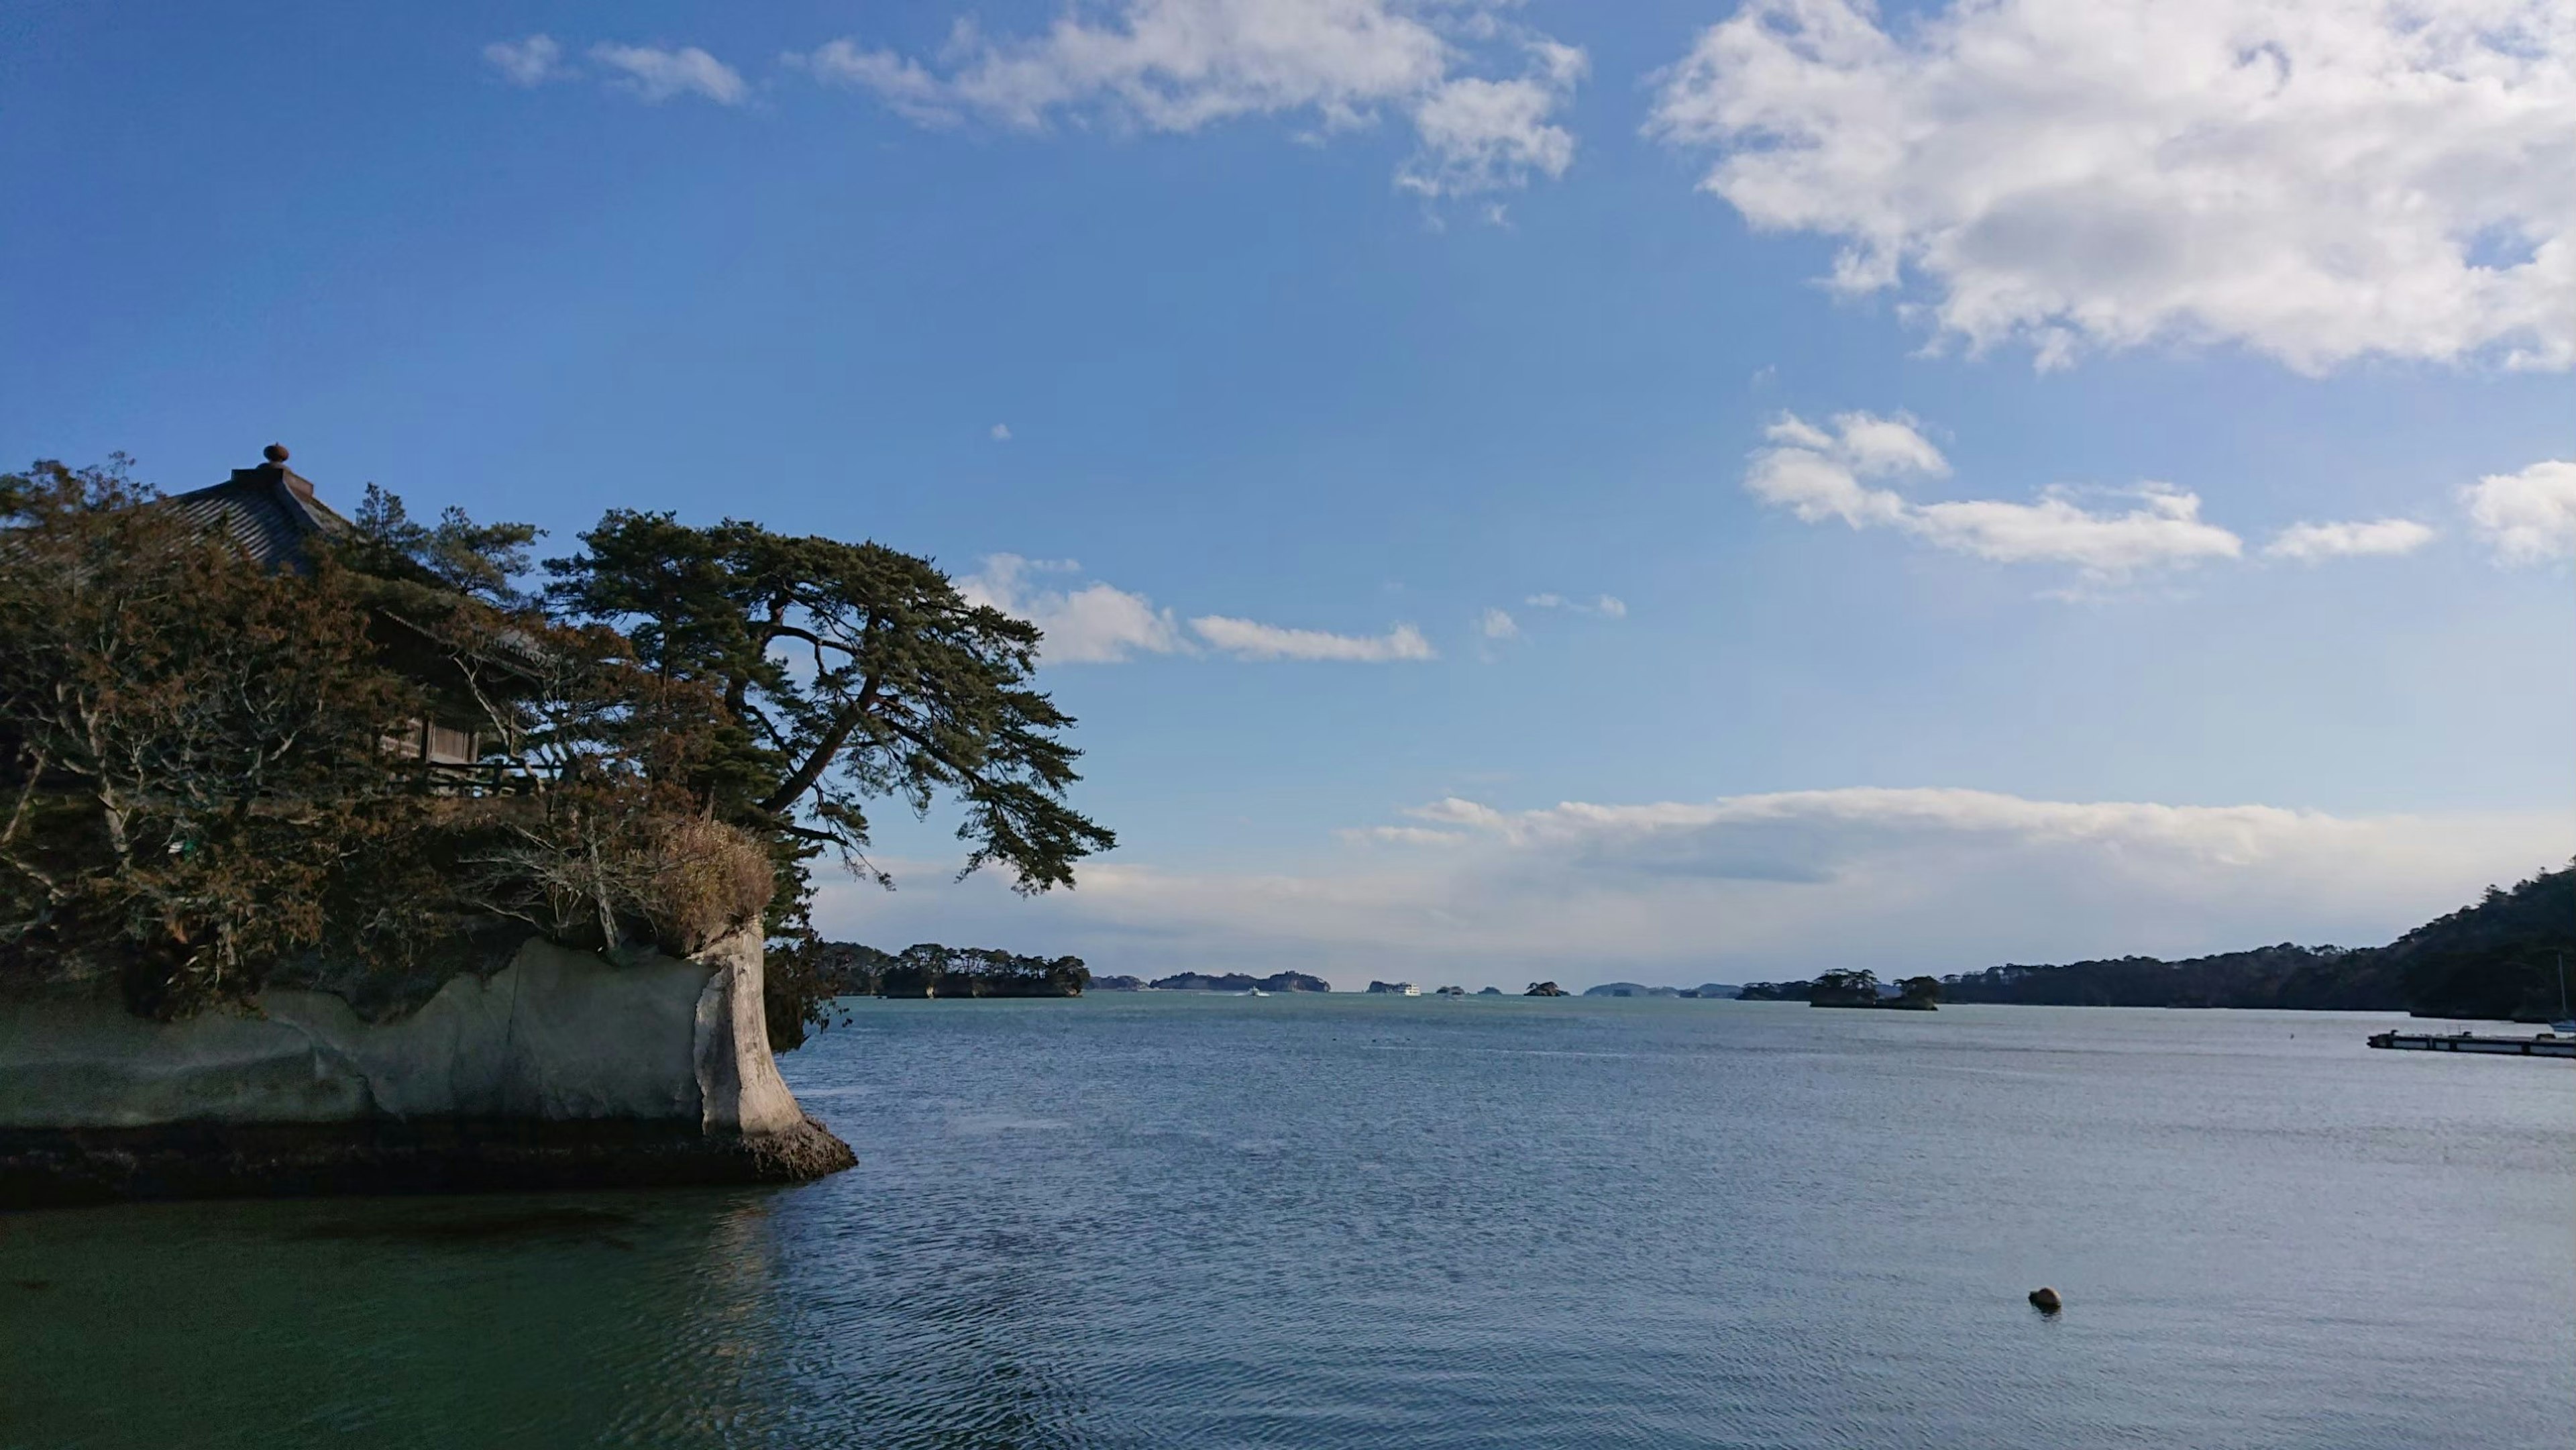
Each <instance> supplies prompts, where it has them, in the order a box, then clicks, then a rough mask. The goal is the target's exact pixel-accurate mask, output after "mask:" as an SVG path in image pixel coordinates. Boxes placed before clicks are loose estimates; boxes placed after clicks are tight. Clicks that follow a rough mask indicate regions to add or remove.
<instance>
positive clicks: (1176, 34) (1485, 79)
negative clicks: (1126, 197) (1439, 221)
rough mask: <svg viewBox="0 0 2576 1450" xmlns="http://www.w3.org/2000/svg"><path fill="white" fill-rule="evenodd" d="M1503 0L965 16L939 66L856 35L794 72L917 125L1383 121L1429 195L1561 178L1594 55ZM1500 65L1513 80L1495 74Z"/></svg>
mask: <svg viewBox="0 0 2576 1450" xmlns="http://www.w3.org/2000/svg"><path fill="white" fill-rule="evenodd" d="M1508 8H1510V7H1509V5H1508V4H1507V3H1504V0H1118V3H1117V4H1115V5H1114V6H1101V7H1082V8H1069V9H1068V10H1067V12H1066V13H1065V14H1064V15H1062V16H1060V17H1059V18H1058V19H1057V20H1056V21H1055V23H1054V24H1053V25H1052V26H1050V27H1049V28H1048V29H1047V30H1046V31H1045V32H1044V33H1043V34H1039V35H1034V36H1025V37H999V38H996V37H988V36H986V35H984V34H983V33H982V32H981V31H980V30H979V29H977V28H976V26H975V25H974V24H973V22H971V21H967V20H960V21H959V22H958V23H957V25H956V28H955V30H954V33H953V34H952V35H951V37H950V40H949V43H948V45H947V47H946V51H945V54H944V57H943V64H942V66H941V67H940V68H939V69H937V70H934V69H932V68H931V67H929V66H925V65H924V64H923V63H922V62H921V61H919V60H917V59H914V58H911V57H907V56H904V55H900V54H898V53H896V52H894V51H892V50H887V49H883V48H868V47H863V46H862V45H860V44H859V43H858V42H856V41H854V40H850V39H840V40H834V41H829V42H827V43H825V44H823V45H821V46H819V47H817V48H815V49H814V50H813V51H811V52H809V53H807V54H805V55H802V56H790V57H788V59H789V61H790V62H791V63H793V64H796V65H798V66H801V67H802V68H803V69H805V70H806V71H807V72H809V73H810V74H812V75H814V76H815V77H816V78H818V79H820V80H823V81H826V82H830V83H834V84H839V85H845V86H849V87H852V88H854V89H858V90H863V91H866V92H869V93H870V94H872V95H874V96H875V97H876V98H877V99H878V100H879V101H880V102H882V103H883V104H884V105H885V106H886V107H887V108H888V109H890V110H892V111H894V112H895V113H896V114H897V115H899V116H902V117H904V118H905V119H907V120H909V121H912V122H913V123H915V124H917V125H922V126H929V127H945V126H954V125H957V124H960V123H961V122H963V121H965V120H967V119H968V118H970V117H973V118H980V119H982V120H985V121H987V122H990V123H993V124H996V125H1001V126H1006V127H1010V128H1013V129H1017V130H1023V131H1031V132H1036V131H1043V130H1046V129H1048V128H1049V127H1050V126H1051V125H1053V124H1055V123H1057V122H1059V121H1064V122H1069V123H1071V124H1074V125H1085V124H1092V123H1095V122H1107V123H1109V124H1112V125H1126V126H1136V127H1141V128H1143V129H1145V130H1149V131H1161V132H1170V133H1186V132H1192V131H1197V130H1199V129H1201V128H1203V127H1205V126H1209V125H1212V124H1216V123H1219V122H1223V121H1228V120H1233V119H1237V118H1240V117H1245V116H1272V115H1303V116H1306V117H1309V118H1311V120H1312V122H1313V125H1314V127H1315V131H1314V134H1316V135H1327V134H1331V133H1334V132H1340V131H1348V130H1354V129H1359V128H1363V127H1366V126H1369V125H1371V124H1373V123H1374V122H1375V121H1376V119H1377V117H1378V115H1379V113H1380V112H1381V111H1386V110H1395V111H1401V112H1403V113H1405V114H1406V115H1408V116H1409V117H1410V118H1411V120H1412V122H1413V129H1414V132H1415V135H1416V137H1417V139H1418V140H1419V142H1420V147H1419V150H1418V151H1417V152H1416V154H1415V155H1414V157H1413V158H1412V159H1411V160H1409V161H1407V162H1406V163H1405V164H1404V165H1403V167H1402V168H1401V169H1400V170H1399V171H1398V173H1397V178H1396V179H1397V184H1398V185H1400V186H1402V187H1404V188H1405V189H1407V190H1410V191H1414V192H1417V193H1420V194H1422V195H1425V196H1429V197H1455V196H1466V195H1474V194H1480V193H1490V192H1496V191H1502V190H1507V189H1511V188H1517V187H1521V186H1525V185H1527V184H1528V183H1529V181H1530V180H1531V179H1532V178H1533V177H1538V176H1545V177H1551V178H1553V177H1557V176H1562V175H1563V174H1564V173H1565V170H1566V168H1567V167H1568V166H1569V165H1571V164H1572V163H1573V159H1574V149H1575V142H1574V137H1573V134H1572V133H1571V132H1570V131H1568V130H1566V129H1565V127H1564V126H1562V125H1561V124H1558V122H1557V121H1556V119H1555V117H1556V116H1557V114H1558V113H1559V112H1560V111H1561V110H1562V109H1563V107H1564V106H1565V105H1566V104H1567V102H1568V101H1569V100H1570V99H1571V97H1572V95H1573V93H1574V89H1575V87H1576V86H1577V85H1578V84H1579V83H1580V82H1581V81H1582V79H1583V76H1584V74H1585V71H1586V69H1587V66H1588V61H1587V59H1586V57H1585V55H1584V53H1583V52H1582V51H1581V50H1579V49H1577V48H1576V47H1573V46H1569V45H1564V44H1560V43H1558V42H1556V41H1554V40H1551V39H1548V38H1547V37H1545V36H1541V35H1536V34H1533V33H1530V32H1527V31H1526V30H1524V29H1522V28H1520V27H1518V26H1515V25H1512V24H1510V23H1507V22H1505V21H1504V20H1503V19H1502V18H1501V12H1503V11H1504V10H1507V9H1508ZM1495 70H1505V71H1508V73H1506V74H1499V75H1498V74H1489V73H1485V72H1491V71H1495Z"/></svg>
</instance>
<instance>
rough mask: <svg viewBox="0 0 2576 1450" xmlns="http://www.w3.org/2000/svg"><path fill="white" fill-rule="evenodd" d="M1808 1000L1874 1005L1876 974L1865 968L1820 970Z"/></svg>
mask: <svg viewBox="0 0 2576 1450" xmlns="http://www.w3.org/2000/svg"><path fill="white" fill-rule="evenodd" d="M1807 1000H1808V1001H1810V1002H1813V1003H1818V1004H1820V1005H1823V1006H1829V1007H1834V1006H1875V1005H1877V1002H1878V974H1877V973H1876V972H1872V971H1869V970H1866V969H1860V970H1852V971H1838V972H1820V973H1818V974H1817V976H1816V982H1815V989H1814V991H1813V992H1811V993H1810V994H1809V995H1808V998H1807Z"/></svg>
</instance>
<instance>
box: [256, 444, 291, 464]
mask: <svg viewBox="0 0 2576 1450" xmlns="http://www.w3.org/2000/svg"><path fill="white" fill-rule="evenodd" d="M259 456H260V457H262V458H265V459H267V460H268V461H269V462H271V463H284V462H285V461H286V445H285V444H283V443H271V444H270V445H268V446H267V447H266V448H263V449H261V450H259Z"/></svg>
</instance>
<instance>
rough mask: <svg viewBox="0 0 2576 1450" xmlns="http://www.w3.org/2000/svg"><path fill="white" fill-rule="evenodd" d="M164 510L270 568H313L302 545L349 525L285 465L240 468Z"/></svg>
mask: <svg viewBox="0 0 2576 1450" xmlns="http://www.w3.org/2000/svg"><path fill="white" fill-rule="evenodd" d="M163 506H164V507H167V508H171V509H175V510H177V511H178V514H179V516H180V517H181V518H183V519H186V520H187V521H189V522H190V523H193V524H196V525H199V526H200V527H204V528H212V529H217V530H220V531H221V532H223V533H224V534H226V535H228V536H230V537H231V538H232V540H233V541H234V542H235V543H238V544H240V545H241V546H242V551H243V552H244V553H247V554H249V555H250V556H251V558H253V559H255V560H257V561H258V562H260V563H262V564H265V565H268V566H269V567H271V568H287V569H296V570H302V569H304V568H307V567H309V565H308V561H307V558H306V555H305V552H304V541H305V540H306V539H308V538H311V537H312V536H313V535H315V534H337V533H342V532H345V531H346V530H347V529H348V528H349V527H350V525H349V521H348V520H347V519H344V518H342V517H340V515H338V514H337V513H334V512H332V510H331V508H330V506H329V505H327V504H325V503H323V502H322V501H321V500H320V499H317V498H315V497H314V496H313V485H312V484H311V483H310V482H308V481H306V480H305V479H303V478H302V477H300V476H298V475H297V474H296V473H295V472H294V471H293V470H292V469H289V468H287V467H286V466H285V465H284V464H281V463H264V464H262V465H260V466H259V467H257V468H236V469H234V470H233V476H232V477H231V479H229V480H227V481H226V482H223V483H219V484H216V485H214V486H213V487H212V488H200V489H196V490H193V491H191V492H188V493H182V494H173V495H171V497H170V498H169V499H168V500H166V501H165V503H164V505H163Z"/></svg>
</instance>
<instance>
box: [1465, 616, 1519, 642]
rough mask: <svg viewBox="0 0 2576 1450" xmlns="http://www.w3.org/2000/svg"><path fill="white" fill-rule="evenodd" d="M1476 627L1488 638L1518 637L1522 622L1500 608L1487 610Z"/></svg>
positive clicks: (1477, 621)
mask: <svg viewBox="0 0 2576 1450" xmlns="http://www.w3.org/2000/svg"><path fill="white" fill-rule="evenodd" d="M1476 629H1477V632H1478V633H1480V634H1482V635H1484V636H1485V638H1487V639H1518V638H1520V636H1521V626H1520V622H1519V621H1518V620H1515V619H1513V618H1512V617H1511V615H1510V614H1508V613H1506V612H1504V611H1503V610H1500V609H1488V610H1486V611H1485V612H1484V614H1483V615H1481V616H1480V617H1478V619H1477V620H1476Z"/></svg>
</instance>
